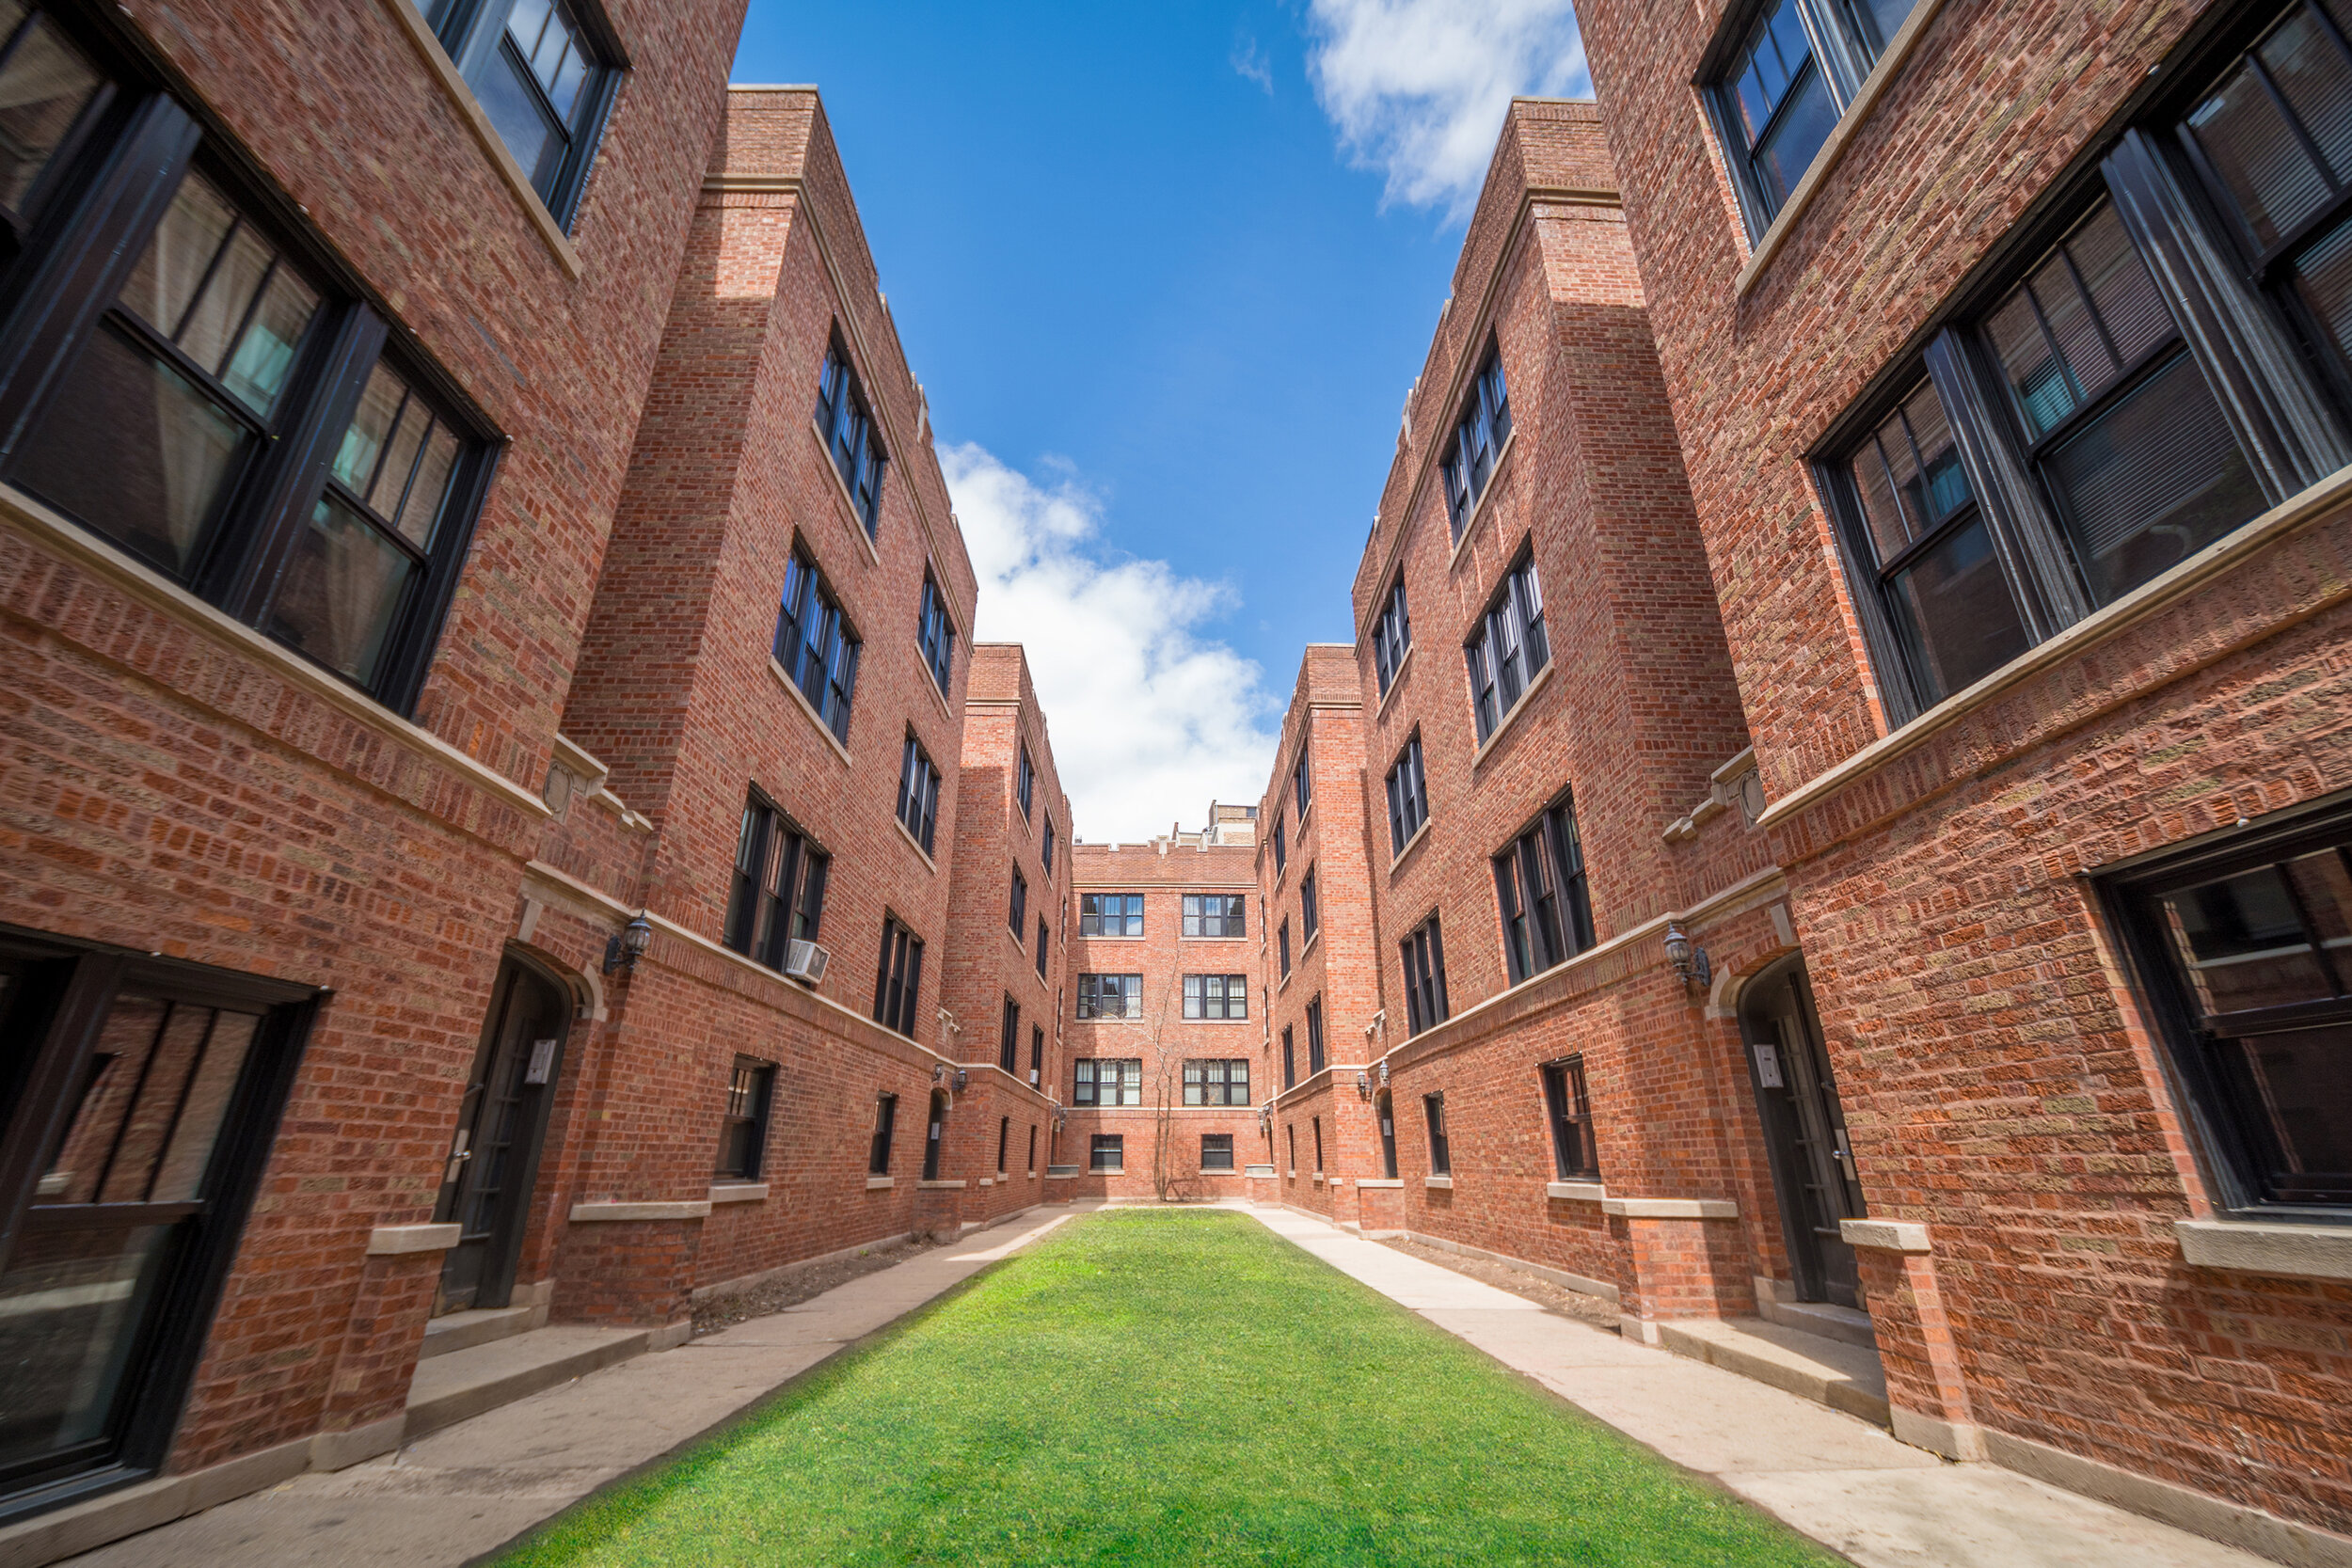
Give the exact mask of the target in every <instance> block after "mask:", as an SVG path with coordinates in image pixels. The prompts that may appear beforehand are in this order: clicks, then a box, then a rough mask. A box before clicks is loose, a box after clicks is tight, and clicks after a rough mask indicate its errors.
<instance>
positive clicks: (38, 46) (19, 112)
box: [0, 4, 98, 210]
mask: <svg viewBox="0 0 2352 1568" xmlns="http://www.w3.org/2000/svg"><path fill="white" fill-rule="evenodd" d="M7 12H8V18H7V20H8V25H9V26H11V27H13V26H14V25H15V24H16V21H17V19H18V18H20V17H22V16H23V15H24V7H23V6H21V5H16V4H10V5H8V7H7ZM97 88H98V72H97V71H93V70H92V69H90V64H89V62H88V61H87V60H86V59H84V58H82V55H81V52H80V51H79V50H77V49H75V48H74V47H73V46H72V44H70V43H68V42H66V41H65V40H64V39H62V38H60V37H59V36H58V35H57V32H56V28H55V27H54V26H53V25H52V24H50V22H49V21H48V19H47V18H45V17H35V18H34V19H33V24H32V26H31V27H30V28H29V29H28V30H27V31H26V32H25V35H24V40H23V41H22V42H20V43H19V44H18V45H17V46H16V51H15V53H13V54H11V55H9V56H8V66H7V68H6V69H5V70H0V202H4V203H6V204H7V205H8V207H10V208H12V209H18V210H21V209H22V208H23V207H24V195H25V193H26V192H27V191H29V190H31V189H32V185H33V182H34V181H35V180H36V179H38V178H39V177H40V171H41V170H42V169H43V168H45V167H47V166H48V164H49V159H50V157H51V155H52V154H54V153H55V152H56V150H57V143H59V142H60V141H62V140H64V139H65V134H66V133H67V132H68V131H71V130H72V128H73V122H74V120H75V119H79V118H80V116H81V113H82V106H83V105H84V104H86V103H88V102H89V100H90V94H91V93H92V92H95V91H96V90H97Z"/></svg>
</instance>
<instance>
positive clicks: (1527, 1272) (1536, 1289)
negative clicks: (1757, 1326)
mask: <svg viewBox="0 0 2352 1568" xmlns="http://www.w3.org/2000/svg"><path fill="white" fill-rule="evenodd" d="M1381 1244H1382V1245H1383V1246H1391V1247H1394V1248H1395V1249H1396V1250H1397V1251H1399V1252H1401V1253H1404V1254H1405V1255H1406V1257H1409V1258H1418V1259H1421V1260H1422V1262H1424V1263H1435V1264H1437V1265H1438V1267H1439V1268H1441V1269H1451V1270H1453V1271H1454V1273H1455V1274H1459V1275H1469V1276H1470V1278H1472V1279H1475V1280H1478V1281H1480V1282H1482V1283H1484V1284H1487V1285H1491V1286H1493V1287H1494V1288H1495V1289H1496V1290H1498V1291H1510V1292H1511V1293H1512V1294H1513V1295H1515V1296H1520V1297H1523V1298H1525V1299H1526V1300H1528V1301H1532V1302H1534V1304H1535V1305H1536V1306H1538V1307H1543V1308H1544V1309H1546V1310H1547V1311H1551V1312H1557V1313H1559V1314H1560V1315H1561V1316H1562V1317H1564V1318H1574V1319H1575V1320H1576V1321H1577V1322H1578V1323H1591V1324H1592V1325H1593V1326H1594V1327H1595V1328H1605V1329H1608V1330H1610V1331H1611V1332H1612V1333H1613V1332H1615V1331H1616V1328H1617V1304H1616V1303H1615V1302H1613V1301H1611V1300H1609V1299H1607V1298H1606V1297H1603V1296H1593V1295H1586V1294H1585V1293H1584V1292H1583V1291H1571V1290H1569V1289H1568V1288H1567V1287H1566V1286H1565V1285H1562V1284H1559V1283H1558V1282H1556V1281H1554V1280H1549V1279H1546V1278H1545V1277H1544V1276H1543V1275H1539V1274H1537V1273H1535V1272H1534V1270H1532V1269H1521V1268H1514V1267H1513V1266H1512V1265H1510V1264H1508V1263H1498V1262H1496V1261H1494V1260H1493V1259H1487V1258H1466V1257H1464V1256H1463V1255H1462V1254H1460V1253H1458V1252H1448V1251H1446V1250H1445V1249H1444V1248H1443V1247H1434V1246H1431V1245H1429V1244H1428V1243H1426V1242H1408V1241H1404V1240H1402V1239H1398V1238H1393V1237H1391V1238H1390V1239H1389V1240H1387V1241H1384V1242H1383V1243H1381ZM699 1321H700V1320H697V1322H699Z"/></svg>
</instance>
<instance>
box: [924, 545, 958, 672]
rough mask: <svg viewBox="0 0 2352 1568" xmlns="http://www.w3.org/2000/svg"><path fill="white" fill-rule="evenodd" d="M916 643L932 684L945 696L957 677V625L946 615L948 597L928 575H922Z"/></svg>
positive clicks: (934, 579) (952, 618)
mask: <svg viewBox="0 0 2352 1568" xmlns="http://www.w3.org/2000/svg"><path fill="white" fill-rule="evenodd" d="M914 641H915V643H916V645H917V646H918V647H920V648H921V649H922V650H923V664H924V667H925V668H927V669H928V670H930V673H931V682H932V684H933V685H935V686H937V687H938V688H939V694H940V695H941V696H943V697H944V696H946V694H947V692H948V690H949V689H950V679H951V677H952V676H953V675H954V673H955V660H956V623H955V619H954V617H952V616H950V615H949V614H948V613H947V595H946V594H942V593H941V592H940V591H939V583H938V580H937V579H936V578H933V577H932V576H931V575H930V573H929V572H928V571H927V572H925V573H924V574H923V608H922V610H921V612H920V614H918V615H917V617H916V618H915V623H914Z"/></svg>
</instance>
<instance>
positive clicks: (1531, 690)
mask: <svg viewBox="0 0 2352 1568" xmlns="http://www.w3.org/2000/svg"><path fill="white" fill-rule="evenodd" d="M1559 663H1560V661H1559V660H1558V659H1556V658H1555V659H1548V660H1546V661H1545V664H1544V667H1543V668H1542V669H1540V670H1538V671H1536V672H1535V678H1534V680H1532V681H1529V682H1528V683H1527V689H1526V690H1524V691H1522V692H1520V693H1519V699H1518V702H1516V703H1513V704H1512V705H1511V706H1510V708H1509V710H1508V711H1507V712H1505V713H1504V714H1503V716H1502V718H1501V719H1498V720H1496V721H1495V727H1494V728H1493V729H1492V730H1490V731H1488V732H1487V735H1486V739H1484V740H1482V741H1480V742H1479V743H1478V749H1477V750H1476V751H1474V752H1471V753H1470V767H1471V768H1472V769H1475V768H1477V767H1478V765H1479V764H1480V763H1482V762H1485V761H1486V754H1487V753H1488V752H1492V751H1493V750H1494V749H1495V747H1496V745H1497V744H1498V743H1499V742H1500V741H1501V740H1502V737H1503V736H1506V735H1508V734H1509V733H1510V732H1511V726H1512V725H1513V724H1516V723H1518V718H1519V715H1520V714H1522V713H1525V712H1526V711H1527V709H1528V705H1529V704H1531V703H1533V702H1534V700H1535V693H1536V692H1538V691H1541V690H1542V689H1544V687H1545V685H1546V683H1548V682H1549V680H1550V679H1551V672H1552V671H1553V670H1554V669H1556V668H1557V667H1558V666H1559Z"/></svg>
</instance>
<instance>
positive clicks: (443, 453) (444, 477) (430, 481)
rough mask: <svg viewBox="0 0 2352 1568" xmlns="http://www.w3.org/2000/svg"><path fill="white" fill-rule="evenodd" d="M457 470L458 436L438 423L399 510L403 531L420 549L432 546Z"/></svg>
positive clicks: (427, 442) (435, 423) (428, 440)
mask: <svg viewBox="0 0 2352 1568" xmlns="http://www.w3.org/2000/svg"><path fill="white" fill-rule="evenodd" d="M456 469H457V436H456V434H455V433H454V432H453V431H452V430H451V429H450V428H449V426H447V425H445V424H442V423H441V422H440V421H438V420H435V421H434V425H433V434H432V436H430V437H428V438H427V439H426V441H425V443H424V454H423V456H422V457H421V459H420V460H419V461H418V464H417V471H416V476H415V478H413V479H412V480H411V481H410V482H409V485H408V499H407V500H406V501H405V502H404V503H403V504H402V506H401V509H400V517H399V524H400V531H401V532H403V533H405V534H406V535H407V536H408V542H409V543H410V544H412V545H414V546H417V547H418V548H419V549H423V548H424V547H426V546H429V545H431V544H432V543H433V525H434V524H435V523H436V522H437V521H438V520H439V518H440V515H441V503H442V502H443V501H445V500H447V499H449V482H450V478H451V476H452V475H453V474H454V473H455V472H456Z"/></svg>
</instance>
